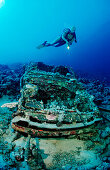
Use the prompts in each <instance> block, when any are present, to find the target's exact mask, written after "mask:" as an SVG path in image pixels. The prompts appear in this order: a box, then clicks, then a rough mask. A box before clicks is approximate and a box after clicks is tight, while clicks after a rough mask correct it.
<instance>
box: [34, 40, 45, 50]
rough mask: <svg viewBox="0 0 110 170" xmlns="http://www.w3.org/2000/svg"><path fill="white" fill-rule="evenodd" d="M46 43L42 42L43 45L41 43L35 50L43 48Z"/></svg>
mask: <svg viewBox="0 0 110 170" xmlns="http://www.w3.org/2000/svg"><path fill="white" fill-rule="evenodd" d="M46 43H47V41H44V43H42V44H41V45H39V46H37V47H36V48H37V49H41V48H43V47H45V45H46Z"/></svg>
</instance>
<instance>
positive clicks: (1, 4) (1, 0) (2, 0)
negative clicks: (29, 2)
mask: <svg viewBox="0 0 110 170" xmlns="http://www.w3.org/2000/svg"><path fill="white" fill-rule="evenodd" d="M4 4H5V0H0V8H1V7H2V6H3V5H4Z"/></svg>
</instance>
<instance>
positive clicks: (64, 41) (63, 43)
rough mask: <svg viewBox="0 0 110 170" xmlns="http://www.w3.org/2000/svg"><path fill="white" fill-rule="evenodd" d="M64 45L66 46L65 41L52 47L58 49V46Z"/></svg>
mask: <svg viewBox="0 0 110 170" xmlns="http://www.w3.org/2000/svg"><path fill="white" fill-rule="evenodd" d="M64 44H66V42H65V41H62V42H59V43H57V44H56V45H54V47H60V46H62V45H64Z"/></svg>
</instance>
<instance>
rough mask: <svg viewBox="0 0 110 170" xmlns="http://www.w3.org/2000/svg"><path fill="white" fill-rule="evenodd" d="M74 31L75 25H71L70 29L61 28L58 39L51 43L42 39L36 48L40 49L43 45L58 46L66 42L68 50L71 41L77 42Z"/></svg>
mask: <svg viewBox="0 0 110 170" xmlns="http://www.w3.org/2000/svg"><path fill="white" fill-rule="evenodd" d="M75 31H76V28H75V27H72V28H71V29H69V28H65V29H64V30H63V33H62V35H61V36H60V37H59V38H58V39H56V40H55V41H54V42H53V43H48V42H47V41H44V43H42V44H41V45H39V46H37V49H41V48H43V47H50V46H53V47H60V46H62V45H64V44H66V45H67V49H68V50H69V48H70V45H72V43H73V41H75V42H76V43H77V40H76V33H75Z"/></svg>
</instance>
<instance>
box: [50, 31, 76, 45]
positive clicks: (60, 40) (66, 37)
mask: <svg viewBox="0 0 110 170" xmlns="http://www.w3.org/2000/svg"><path fill="white" fill-rule="evenodd" d="M68 34H71V35H72V37H71V39H69V38H68ZM73 38H74V39H75V40H76V34H75V32H71V33H67V34H66V35H65V39H66V40H67V41H68V42H69V41H71V40H72V39H73ZM64 44H66V42H65V40H63V38H62V36H61V37H60V39H59V40H58V41H57V42H55V43H53V44H52V45H51V46H54V47H60V46H62V45H64Z"/></svg>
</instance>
